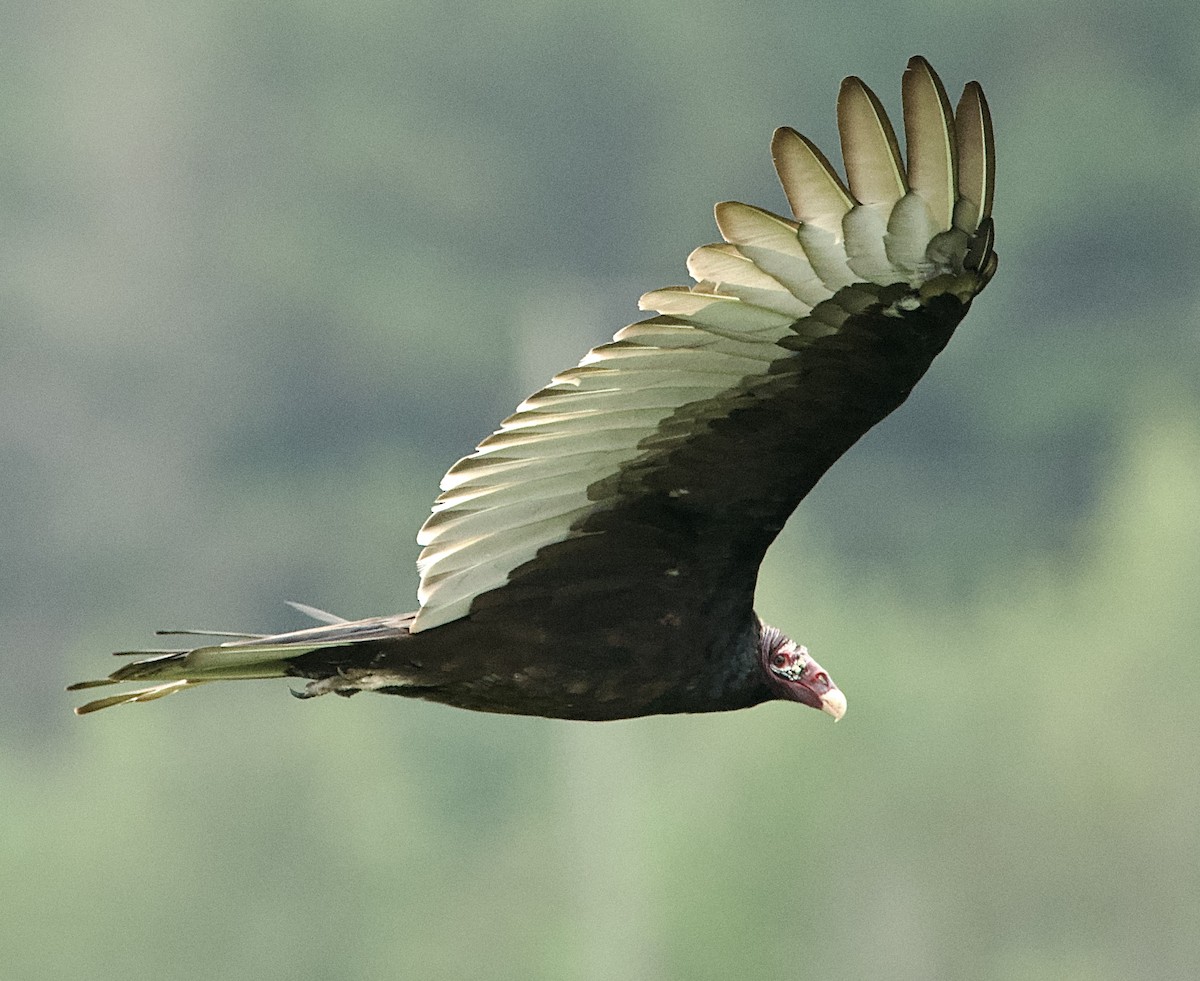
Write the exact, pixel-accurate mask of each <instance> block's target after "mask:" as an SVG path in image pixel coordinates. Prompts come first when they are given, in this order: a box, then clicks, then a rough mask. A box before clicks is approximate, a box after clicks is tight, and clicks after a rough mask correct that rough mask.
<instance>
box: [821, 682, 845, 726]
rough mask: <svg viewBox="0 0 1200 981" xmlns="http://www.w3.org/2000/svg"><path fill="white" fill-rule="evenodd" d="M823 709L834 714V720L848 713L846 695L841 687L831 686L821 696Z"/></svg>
mask: <svg viewBox="0 0 1200 981" xmlns="http://www.w3.org/2000/svg"><path fill="white" fill-rule="evenodd" d="M821 711H822V712H827V713H828V714H829V715H832V716H833V721H834V722H838V721H840V720H841V718H842V716H843V715H845V714H846V696H845V695H843V694H842V690H841V689H840V688H830V689H829V691H827V692H825V693H824V694H823V695H822V696H821Z"/></svg>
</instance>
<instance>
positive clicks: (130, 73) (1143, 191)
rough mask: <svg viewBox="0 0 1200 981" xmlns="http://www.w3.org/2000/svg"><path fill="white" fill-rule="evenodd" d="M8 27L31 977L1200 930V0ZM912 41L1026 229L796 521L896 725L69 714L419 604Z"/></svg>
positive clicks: (13, 549) (1054, 960)
mask: <svg viewBox="0 0 1200 981" xmlns="http://www.w3.org/2000/svg"><path fill="white" fill-rule="evenodd" d="M0 27H2V28H3V29H2V30H0V56H2V57H3V63H4V65H5V68H4V70H3V72H0V133H2V134H3V137H2V138H0V147H2V150H0V218H2V222H3V234H2V236H0V248H2V250H3V251H2V261H0V543H2V548H3V571H4V574H3V575H2V576H0V629H2V637H3V641H2V648H0V666H2V668H3V673H4V674H3V684H2V685H0V952H2V953H0V978H3V979H5V981H7V979H10V978H11V979H39V981H40V979H43V978H57V977H81V978H94V979H121V981H127V979H141V978H147V979H151V978H153V979H166V981H175V979H179V981H184V979H187V981H192V979H228V978H243V977H244V978H261V979H276V978H277V979H289V981H291V979H314V981H316V979H349V978H385V977H401V978H455V977H471V978H486V979H514V981H515V979H529V978H539V979H542V978H544V979H553V981H557V979H581V981H591V979H611V978H638V979H714V981H715V979H728V978H746V979H755V981H757V979H790V978H808V977H814V978H815V977H830V978H850V979H856V978H870V979H874V978H886V979H913V981H917V979H930V978H946V979H983V981H991V979H997V981H1000V979H1034V981H1039V979H1046V981H1075V979H1081V981H1083V979H1086V981H1093V979H1097V981H1109V979H1111V981H1126V979H1140V978H1145V979H1155V981H1159V979H1176V978H1178V979H1184V978H1193V977H1196V976H1197V975H1200V932H1198V931H1197V930H1196V924H1197V923H1198V922H1200V776H1198V775H1197V766H1196V761H1197V759H1198V758H1200V725H1198V724H1197V719H1198V717H1200V660H1198V658H1197V637H1198V636H1200V602H1198V597H1197V593H1198V591H1200V588H1198V584H1200V276H1198V274H1197V269H1198V267H1200V262H1198V260H1200V248H1198V246H1197V242H1198V241H1200V171H1198V169H1197V160H1200V108H1198V107H1200V72H1198V71H1197V65H1198V64H1200V10H1198V8H1196V7H1195V5H1193V4H1187V3H1184V2H1182V0H1177V2H1175V3H1166V4H1161V5H1148V6H1145V7H1137V6H1136V5H1125V4H1116V3H1112V2H1106V0H1101V2H1099V3H1084V2H1082V0H1068V2H1064V3H1060V4H1054V5H1047V4H1041V3H1032V2H1024V0H1020V2H1016V3H1011V4H1007V5H996V4H985V3H975V2H961V3H955V4H951V3H942V2H938V0H923V2H921V3H917V4H910V5H896V6H892V7H888V6H885V5H880V4H866V3H859V2H854V0H851V2H843V3H821V4H816V3H807V2H806V3H803V4H794V3H769V2H753V0H751V2H748V3H743V4H717V3H702V4H694V5H683V4H672V3H667V2H663V0H645V2H642V3H638V4H625V3H613V2H608V0H600V2H597V3H592V4H587V5H584V4H573V3H564V2H559V3H548V2H538V0H526V2H515V3H511V4H485V3H479V2H460V3H455V2H445V0H443V2H439V3H421V2H417V3H379V2H365V0H346V2H343V3H340V4H334V3H322V2H304V0H301V2H290V3H283V2H275V0H268V2H261V3H251V4H246V3H231V2H226V0H192V2H190V3H186V4H185V3H171V2H166V3H162V4H152V5H145V4H137V3H128V2H124V0H117V2H116V3H115V4H99V3H95V2H87V0H63V2H46V3H39V4H28V5H10V6H9V8H6V10H5V12H4V14H3V15H2V20H0ZM914 53H921V54H924V55H926V56H927V57H928V58H929V59H930V60H931V61H932V63H933V64H934V65H935V67H936V68H937V69H938V70H939V72H940V73H941V74H942V77H943V79H944V80H945V82H946V84H947V87H948V88H950V89H951V90H952V94H953V95H954V96H957V93H958V91H959V90H960V89H961V86H962V84H963V83H964V82H965V81H967V80H968V79H971V78H978V79H979V80H980V81H981V82H982V83H983V84H984V87H985V89H986V91H987V93H988V96H989V98H990V100H991V104H992V109H993V113H994V116H995V122H996V128H997V134H998V140H999V161H998V170H999V178H1000V184H999V188H998V191H997V201H996V218H997V228H998V240H997V250H998V251H999V253H1000V271H999V273H998V275H997V277H996V279H995V280H994V282H993V283H992V285H991V286H990V287H989V289H988V291H987V292H986V293H985V294H983V296H982V297H981V298H980V299H979V300H978V301H977V303H976V306H975V309H974V310H973V312H972V314H971V316H970V317H969V318H968V319H967V320H966V322H965V323H964V325H963V327H962V328H961V329H960V332H959V334H958V336H957V337H956V338H955V340H954V342H953V343H952V344H951V345H950V347H949V348H948V349H947V351H946V353H945V354H944V355H943V356H942V357H941V358H940V359H939V360H938V362H937V363H936V364H935V366H934V368H933V370H932V371H931V372H930V374H929V376H928V377H927V378H926V380H925V381H924V382H923V383H922V384H921V386H920V387H919V388H918V389H917V391H916V392H915V393H914V395H913V397H912V398H911V399H910V401H909V404H907V405H906V406H905V407H904V408H903V409H902V410H901V411H900V412H898V413H897V414H896V416H895V417H893V418H892V419H889V420H887V421H886V422H885V423H884V424H882V425H881V426H880V427H878V429H877V430H876V431H874V432H873V433H871V434H870V435H869V436H868V437H866V438H865V439H864V440H863V441H862V443H861V444H860V445H859V446H858V447H856V448H855V450H854V451H853V452H852V453H851V454H849V455H848V456H847V457H846V458H845V459H844V460H843V461H842V462H841V463H840V464H839V465H838V467H836V468H835V469H834V471H832V472H831V473H830V474H829V476H828V477H827V478H826V479H825V480H824V481H823V482H822V484H821V485H820V487H819V488H818V489H817V491H816V492H815V493H814V494H813V495H812V496H811V497H810V498H809V500H808V501H807V502H806V503H805V505H804V506H803V507H802V508H801V510H800V511H799V512H798V513H797V515H796V516H795V517H794V518H793V520H792V522H791V524H790V525H789V527H788V529H787V531H786V532H785V534H784V535H783V537H782V538H781V539H780V541H779V542H778V544H777V546H776V547H775V549H774V550H773V552H772V553H771V555H770V557H769V559H768V563H767V566H766V567H765V569H764V573H763V578H762V580H761V582H760V587H759V596H758V606H759V610H760V612H762V613H763V615H764V616H765V617H766V618H768V619H770V620H771V621H772V622H774V623H777V624H778V625H779V626H781V627H783V628H785V629H786V630H787V631H788V632H789V633H791V634H792V635H793V636H796V637H797V638H799V639H801V640H803V641H804V642H806V643H807V644H808V645H809V646H810V648H812V650H813V651H814V653H815V654H816V655H817V656H818V657H819V658H820V660H821V661H822V663H823V664H824V665H825V666H826V667H827V668H828V669H829V670H830V671H831V673H833V675H834V676H835V677H836V678H837V679H838V681H839V683H840V684H841V686H842V687H843V688H844V689H845V690H846V691H847V693H848V696H849V700H850V712H849V714H848V716H847V718H846V719H845V721H844V722H843V723H842V724H840V725H838V726H837V727H836V728H834V727H833V726H832V725H831V724H830V723H829V720H828V719H827V718H825V717H823V716H820V715H818V714H817V713H814V712H806V711H802V710H800V709H798V708H797V707H795V706H787V705H769V706H764V707H761V708H759V709H756V710H753V711H750V712H744V713H735V714H729V715H721V716H711V717H698V718H659V719H648V720H641V721H636V722H628V723H617V724H603V725H588V724H567V723H560V722H551V721H546V720H537V719H520V718H493V717H488V716H477V715H472V714H470V713H463V712H456V711H453V710H450V709H446V708H442V707H438V706H429V705H424V704H420V703H408V702H407V701H402V700H400V699H386V698H382V697H370V696H365V695H364V696H363V697H361V698H356V699H354V700H353V701H352V702H348V703H347V702H344V701H342V700H340V699H321V700H318V701H316V702H313V703H307V704H300V703H298V702H295V701H293V700H292V699H290V698H288V697H287V693H286V688H287V686H286V685H285V684H283V683H280V684H274V683H266V682H264V683H261V684H257V685H245V686H240V687H239V686H232V687H231V688H230V689H229V690H227V691H217V690H208V689H205V690H203V691H201V692H199V693H197V694H195V695H189V696H187V697H185V698H177V699H170V700H169V701H166V702H162V703H157V704H153V705H147V706H142V707H138V708H131V709H122V710H120V711H114V712H112V713H104V714H102V715H100V716H98V717H92V718H88V719H76V718H74V717H73V716H72V715H71V713H70V708H71V706H72V705H73V704H75V700H74V699H73V698H72V697H71V696H68V695H66V694H64V693H63V692H62V688H63V686H64V685H65V684H67V683H68V682H70V681H74V680H78V679H80V678H83V677H90V676H94V675H95V674H96V673H97V672H98V671H99V670H103V669H104V668H106V667H107V662H106V660H105V659H106V657H107V652H109V651H112V650H117V649H124V648H129V647H136V646H139V645H143V644H146V645H152V644H153V643H154V641H153V638H152V630H153V628H155V627H211V628H240V629H247V630H260V629H261V630H272V629H283V628H288V627H293V626H300V625H302V619H301V618H300V617H299V615H298V614H296V613H294V612H293V611H291V610H290V609H289V608H288V607H286V606H284V604H283V601H284V600H289V599H294V600H300V601H304V602H307V603H311V604H314V605H316V606H319V607H323V608H328V609H331V610H334V611H335V612H337V613H340V614H342V615H344V616H348V617H357V616H366V615H369V614H373V613H380V612H387V611H399V610H402V609H409V608H411V607H412V606H413V604H414V602H415V599H414V597H415V589H416V575H415V569H414V566H413V561H414V559H415V557H416V552H417V547H416V545H415V543H414V540H413V536H414V534H415V531H416V529H417V527H418V526H419V524H420V522H421V520H422V519H423V516H424V514H425V513H426V511H427V508H428V506H429V503H430V502H431V500H432V498H433V496H434V494H435V492H436V486H437V481H438V478H439V477H440V475H441V473H442V472H443V471H444V470H445V469H446V468H447V467H448V466H449V465H450V464H451V463H452V462H453V461H454V460H455V459H456V458H458V457H459V456H461V455H463V454H465V453H466V452H468V451H469V450H470V448H471V447H472V446H473V445H474V443H475V441H477V440H478V439H479V438H480V437H482V436H483V435H484V434H486V433H487V432H489V431H490V430H491V429H492V428H493V427H494V426H495V425H496V424H497V423H498V421H499V420H500V419H501V418H503V417H504V416H505V415H507V414H508V413H509V412H510V411H511V409H512V407H513V406H514V405H515V404H516V403H517V402H518V401H519V400H520V398H521V397H522V396H524V395H525V394H527V393H528V392H529V391H530V390H532V389H533V388H535V387H537V386H539V385H540V384H541V383H543V382H544V381H545V380H546V379H547V378H548V377H549V376H550V375H551V374H552V373H553V372H554V371H555V370H557V369H560V368H562V367H564V366H565V365H567V364H569V363H572V362H574V361H575V360H577V358H578V357H579V356H580V355H581V354H582V353H583V351H584V350H585V349H586V348H587V347H588V346H589V345H592V344H595V343H599V342H601V341H603V340H605V339H607V338H608V337H609V336H610V335H611V334H612V333H613V331H614V330H616V329H617V328H619V327H620V326H622V325H623V324H625V323H627V322H629V321H631V320H634V319H637V317H638V313H637V310H636V299H637V296H638V295H639V294H640V293H641V292H644V291H646V290H648V289H652V288H656V287H659V286H664V285H668V284H671V283H677V282H682V281H684V280H685V279H686V273H685V271H684V266H683V263H684V258H685V257H686V255H687V253H688V252H689V251H690V250H691V249H692V248H694V247H695V246H696V245H700V244H703V243H704V242H708V241H711V240H712V239H713V238H714V237H716V230H715V228H714V225H713V221H712V215H711V208H712V205H713V203H714V202H716V201H718V200H722V199H728V198H735V199H740V200H746V201H750V202H753V203H755V204H759V205H762V206H765V207H771V208H773V209H776V210H784V209H785V208H786V204H785V202H784V199H783V195H782V192H781V191H780V190H779V189H778V187H777V185H776V183H775V179H774V175H773V173H772V170H771V167H770V156H769V151H768V144H769V139H770V134H771V131H772V129H773V128H774V127H776V126H778V125H783V124H788V125H793V126H796V127H797V128H798V129H800V130H801V131H802V132H804V133H805V134H806V135H808V136H810V137H812V138H813V139H814V140H815V141H816V142H817V143H818V144H819V145H821V146H823V147H825V148H826V149H827V150H828V151H829V152H830V155H831V157H835V158H836V149H837V140H836V131H835V126H834V98H835V94H836V91H837V84H838V82H839V80H840V79H841V78H842V76H843V75H846V74H849V73H855V74H858V75H861V76H862V77H863V78H864V79H865V80H866V81H867V82H868V84H870V85H871V86H872V87H873V88H874V89H875V90H876V91H877V93H878V94H879V95H880V97H881V98H882V100H883V101H884V103H885V104H886V105H887V106H888V107H889V109H890V110H892V112H893V115H895V116H898V112H899V82H900V75H901V72H902V71H903V68H904V64H905V61H906V59H907V58H908V56H909V55H911V54H914Z"/></svg>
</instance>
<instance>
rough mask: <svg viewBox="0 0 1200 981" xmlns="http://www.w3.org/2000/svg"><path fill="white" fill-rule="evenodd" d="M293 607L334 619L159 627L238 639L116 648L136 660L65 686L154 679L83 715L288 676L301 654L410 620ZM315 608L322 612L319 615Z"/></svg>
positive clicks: (84, 708)
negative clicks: (235, 627)
mask: <svg viewBox="0 0 1200 981" xmlns="http://www.w3.org/2000/svg"><path fill="white" fill-rule="evenodd" d="M296 606H297V608H298V609H301V610H303V612H305V613H309V615H311V616H314V618H316V619H329V620H330V621H332V622H330V623H328V624H326V625H322V626H319V627H309V628H307V629H305V630H293V631H289V632H287V633H281V634H267V635H256V634H241V633H231V632H228V631H217V632H215V633H211V634H210V633H207V632H202V631H193V630H175V631H162V633H169V634H191V635H195V634H200V635H203V636H217V637H227V636H232V637H236V638H238V639H236V640H228V641H225V642H223V643H220V644H210V645H206V646H202V647H195V648H192V649H191V650H144V651H118V652H117V653H118V656H132V657H137V658H138V660H136V661H133V662H132V663H130V664H126V665H125V666H124V667H121V668H118V669H117V670H116V671H114V672H113V673H112V674H110V675H109V676H108V677H107V678H99V679H95V680H92V681H81V682H78V683H76V684H73V685H71V686H69V687H68V688H67V691H82V690H84V689H87V688H96V687H99V686H102V685H114V684H118V683H119V682H122V681H152V682H154V684H151V685H149V686H147V687H144V688H137V689H133V690H131V691H126V692H121V693H120V694H118V695H110V696H109V697H107V698H100V699H96V700H95V701H92V702H88V703H87V704H86V705H81V706H79V707H78V708H76V709H75V714H76V715H86V714H88V713H89V712H97V711H99V710H100V709H104V708H111V707H112V706H114V705H124V704H126V703H129V704H133V703H135V702H148V701H152V700H153V699H156V698H163V697H164V696H166V695H172V694H174V693H175V692H177V691H183V690H185V689H188V688H194V687H195V686H197V685H202V684H206V683H207V682H210V681H244V680H248V679H253V678H283V677H287V676H288V675H289V674H290V671H289V667H290V665H291V662H292V661H293V660H294V659H295V658H297V657H299V656H300V655H302V654H305V653H308V652H309V651H315V650H318V649H320V648H324V647H345V646H348V645H351V644H359V643H363V642H366V641H373V640H388V639H394V638H396V637H400V636H402V635H404V634H406V633H408V624H409V622H411V620H412V614H407V615H404V616H389V617H371V618H370V619H367V620H355V621H348V620H342V619H341V618H335V617H333V615H332V614H327V613H324V611H318V610H316V609H313V608H308V607H303V606H301V605H299V604H296ZM317 613H321V614H322V615H321V616H319V617H318V616H316V614H317Z"/></svg>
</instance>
